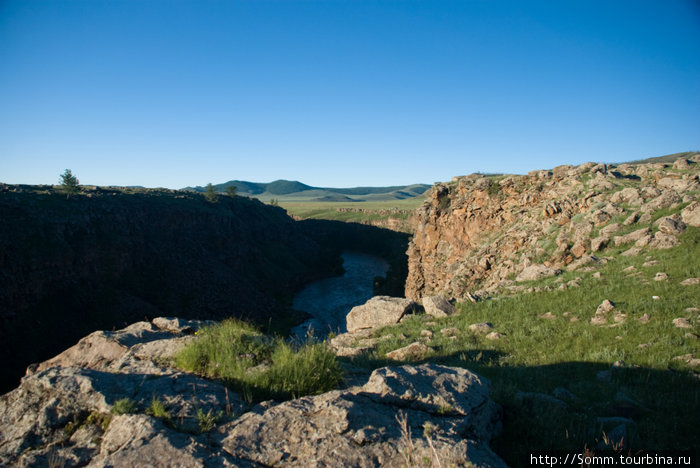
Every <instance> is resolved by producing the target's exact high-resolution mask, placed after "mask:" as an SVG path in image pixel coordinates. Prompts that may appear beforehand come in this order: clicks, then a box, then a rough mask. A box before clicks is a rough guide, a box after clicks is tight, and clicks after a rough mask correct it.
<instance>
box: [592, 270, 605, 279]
mask: <svg viewBox="0 0 700 468" xmlns="http://www.w3.org/2000/svg"><path fill="white" fill-rule="evenodd" d="M591 276H593V278H596V279H600V278H602V277H603V275H601V274H600V272H599V271H596V272H595V273H593V274H592V275H591Z"/></svg>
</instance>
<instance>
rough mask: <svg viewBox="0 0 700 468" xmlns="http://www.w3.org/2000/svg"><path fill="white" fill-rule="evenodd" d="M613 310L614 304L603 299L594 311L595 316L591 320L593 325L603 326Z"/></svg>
mask: <svg viewBox="0 0 700 468" xmlns="http://www.w3.org/2000/svg"><path fill="white" fill-rule="evenodd" d="M614 309H615V304H614V303H613V302H612V301H610V300H609V299H605V300H604V301H603V302H601V304H600V305H599V306H598V308H597V309H596V311H595V315H594V316H593V318H591V323H592V324H593V325H604V324H606V323H608V314H609V313H610V312H611V311H613V310H614Z"/></svg>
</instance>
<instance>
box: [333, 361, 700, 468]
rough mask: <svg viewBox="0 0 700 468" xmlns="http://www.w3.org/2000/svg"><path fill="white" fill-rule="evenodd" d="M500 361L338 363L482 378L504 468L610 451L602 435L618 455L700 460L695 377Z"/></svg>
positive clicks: (495, 445)
mask: <svg viewBox="0 0 700 468" xmlns="http://www.w3.org/2000/svg"><path fill="white" fill-rule="evenodd" d="M505 358H506V356H504V355H503V354H502V353H500V352H498V351H494V350H486V349H472V350H468V351H464V352H460V353H455V354H452V355H447V356H434V357H431V358H428V359H425V360H422V361H410V362H396V361H389V360H385V359H370V358H368V357H359V358H355V359H354V360H351V359H345V358H344V359H343V361H345V362H347V363H348V364H352V365H354V366H358V365H359V366H361V367H367V368H370V369H372V368H377V367H382V366H386V365H401V364H411V365H416V364H420V363H423V362H432V363H437V364H444V365H448V366H456V367H463V368H466V369H469V370H471V371H474V372H476V373H477V374H479V375H481V376H484V377H487V378H488V379H489V380H490V381H491V395H492V398H493V399H494V400H495V401H497V402H498V403H499V404H500V405H501V406H502V408H503V430H502V431H501V433H500V434H499V435H498V436H497V437H495V438H494V440H493V441H492V442H491V447H492V448H493V449H494V451H495V452H496V453H498V454H499V455H500V456H501V457H502V458H503V459H504V460H505V461H506V462H507V463H508V465H509V466H513V467H519V466H531V463H530V454H533V453H538V452H539V453H544V452H547V451H548V452H551V451H555V450H556V451H563V452H568V453H582V451H583V450H584V449H589V450H591V451H593V452H594V453H599V454H605V453H609V452H605V449H604V448H603V446H604V444H605V442H604V439H605V437H608V438H610V439H615V438H616V437H618V436H619V435H620V434H624V440H625V442H624V444H623V445H624V449H622V450H621V451H618V454H619V453H624V454H629V453H632V454H634V453H637V452H639V451H649V450H651V451H654V450H656V451H658V450H662V451H669V450H676V451H685V452H688V451H690V452H691V453H695V456H696V457H697V455H700V443H699V441H698V438H697V421H698V418H699V417H700V381H698V379H697V376H693V374H692V373H688V372H677V371H672V370H658V369H650V368H643V367H614V366H613V367H611V366H610V364H604V363H592V362H563V363H558V364H550V365H542V366H509V365H507V364H501V362H502V361H503V360H504V359H505ZM604 434H605V436H604ZM618 456H619V455H618ZM696 457H694V458H693V460H694V461H695V462H696V461H697V460H698V458H696Z"/></svg>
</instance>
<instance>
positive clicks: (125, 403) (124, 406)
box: [111, 398, 138, 415]
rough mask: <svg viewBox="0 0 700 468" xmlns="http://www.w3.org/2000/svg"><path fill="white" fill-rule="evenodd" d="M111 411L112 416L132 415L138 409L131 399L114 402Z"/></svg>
mask: <svg viewBox="0 0 700 468" xmlns="http://www.w3.org/2000/svg"><path fill="white" fill-rule="evenodd" d="M111 411H112V414H116V415H120V414H132V413H135V412H136V411H138V407H137V406H136V402H135V401H134V400H132V399H131V398H120V399H119V400H117V401H115V402H114V406H112V409H111Z"/></svg>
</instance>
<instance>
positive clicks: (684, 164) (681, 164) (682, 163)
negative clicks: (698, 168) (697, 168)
mask: <svg viewBox="0 0 700 468" xmlns="http://www.w3.org/2000/svg"><path fill="white" fill-rule="evenodd" d="M673 168H674V169H680V170H686V169H690V161H688V160H687V159H685V158H678V159H676V161H675V162H674V163H673Z"/></svg>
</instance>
